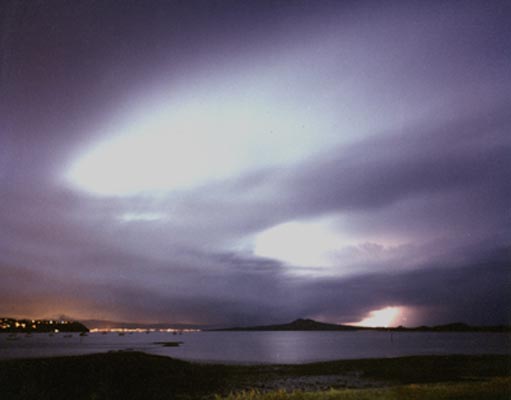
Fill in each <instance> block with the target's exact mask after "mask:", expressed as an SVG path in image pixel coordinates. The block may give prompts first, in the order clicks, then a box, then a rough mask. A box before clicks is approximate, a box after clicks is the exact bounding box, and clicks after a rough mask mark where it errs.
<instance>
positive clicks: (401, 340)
mask: <svg viewBox="0 0 511 400" xmlns="http://www.w3.org/2000/svg"><path fill="white" fill-rule="evenodd" d="M174 341H179V342H182V344H180V345H179V346H177V347H165V346H163V345H162V344H158V343H157V342H174ZM126 350H134V351H142V352H145V353H150V354H158V355H163V356H169V357H174V358H179V359H183V360H194V361H204V362H220V363H240V364H254V363H270V364H273V363H281V364H282V363H285V364H296V363H306V362H315V361H327V360H338V359H358V358H384V357H399V356H409V355H442V354H511V334H509V333H479V332H477V333H476V332H463V333H446V332H443V333H435V332H393V333H389V332H364V331H362V332H194V333H185V334H183V335H173V334H171V333H164V332H152V333H149V334H145V333H132V334H128V333H126V334H125V335H123V336H120V335H118V334H117V333H108V334H101V333H90V334H88V336H80V335H78V334H77V333H75V334H72V336H69V334H67V335H65V334H63V333H60V334H57V335H54V336H49V335H48V334H42V333H40V334H32V335H30V336H27V335H25V334H17V335H16V337H12V336H11V337H9V335H8V334H5V333H2V334H0V359H14V358H34V357H53V356H65V355H79V354H92V353H102V352H108V351H126Z"/></svg>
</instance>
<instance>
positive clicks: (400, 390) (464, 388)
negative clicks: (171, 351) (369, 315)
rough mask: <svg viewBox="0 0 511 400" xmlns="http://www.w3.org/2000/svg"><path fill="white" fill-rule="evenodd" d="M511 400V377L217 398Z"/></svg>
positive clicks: (253, 391) (274, 399)
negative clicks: (479, 380)
mask: <svg viewBox="0 0 511 400" xmlns="http://www.w3.org/2000/svg"><path fill="white" fill-rule="evenodd" d="M374 399H378V400H395V399H399V400H455V399H456V400H480V399H484V400H509V399H511V378H493V379H491V380H488V381H485V382H463V383H441V384H420V385H417V384H411V385H401V386H393V387H386V388H378V389H342V390H338V389H331V390H328V391H323V392H300V391H295V392H291V393H287V392H285V391H282V390H279V391H273V392H267V393H262V392H258V391H255V390H252V391H248V392H239V393H235V394H231V395H229V396H225V397H221V396H217V397H216V400H374Z"/></svg>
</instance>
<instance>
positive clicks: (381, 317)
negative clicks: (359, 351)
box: [349, 307, 404, 328]
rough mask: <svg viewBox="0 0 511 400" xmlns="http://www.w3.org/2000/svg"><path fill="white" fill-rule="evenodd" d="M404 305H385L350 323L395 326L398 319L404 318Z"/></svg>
mask: <svg viewBox="0 0 511 400" xmlns="http://www.w3.org/2000/svg"><path fill="white" fill-rule="evenodd" d="M403 311H404V310H403V308H402V307H385V308H382V309H380V310H374V311H371V312H370V313H369V315H368V316H367V317H366V318H364V319H363V320H361V321H359V322H354V323H350V324H349V325H354V326H364V327H368V328H388V327H389V326H395V325H396V323H397V322H398V320H401V319H402V314H403Z"/></svg>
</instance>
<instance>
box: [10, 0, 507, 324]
mask: <svg viewBox="0 0 511 400" xmlns="http://www.w3.org/2000/svg"><path fill="white" fill-rule="evenodd" d="M64 3H65V4H64ZM64 3H63V4H60V3H59V2H54V1H52V0H50V1H48V2H44V4H42V3H40V4H30V2H25V1H14V0H7V1H4V2H2V4H0V21H1V22H2V23H1V24H0V39H1V40H0V87H1V88H2V89H1V96H0V121H1V123H0V126H1V127H0V130H1V131H0V196H1V207H0V282H2V285H1V286H2V288H1V290H0V315H12V316H14V318H18V317H20V316H21V317H26V316H28V318H27V319H36V318H38V317H40V316H48V315H50V316H56V315H62V316H67V315H69V316H73V319H75V320H78V321H80V320H106V321H126V320H131V321H133V322H131V323H140V324H144V323H148V322H149V323H153V324H157V323H160V324H161V323H168V324H175V325H176V324H180V325H190V326H192V325H197V326H198V325H203V326H243V325H245V326H248V324H250V325H262V324H276V323H279V322H280V321H291V320H293V317H294V316H297V315H299V316H306V317H307V318H311V319H314V320H318V321H333V323H336V324H345V325H353V324H358V325H366V326H370V325H374V324H382V325H385V326H399V325H403V326H421V325H428V326H435V325H442V324H448V323H452V322H453V321H460V320H461V321H465V322H466V323H467V324H469V325H472V326H496V325H511V302H510V301H509V293H511V269H510V260H511V204H510V201H509V199H510V197H511V134H510V133H511V132H510V130H511V116H510V115H509V109H511V53H510V52H509V48H511V26H510V24H509V22H508V21H510V20H511V7H510V5H509V2H505V1H493V2H485V1H473V2H469V3H464V4H463V5H461V4H458V3H456V2H450V1H438V2H434V3H431V2H430V3H421V2H408V1H391V2H388V3H385V4H382V3H381V2H375V1H360V2H331V1H328V0H325V1H322V0H321V1H317V2H310V1H306V0H297V1H290V2H281V1H272V0H261V1H254V2H250V1H248V2H244V1H242V2H237V1H225V2H216V1H211V2H207V1H206V2H205V1H194V0H192V1H188V2H179V1H157V0H150V1H147V2H143V3H140V2H129V1H126V2H118V1H114V0H104V1H101V2H87V3H83V4H77V3H75V2H64ZM121 3H122V4H121ZM135 321H136V322H135ZM154 321H159V322H154ZM166 321H169V322H166Z"/></svg>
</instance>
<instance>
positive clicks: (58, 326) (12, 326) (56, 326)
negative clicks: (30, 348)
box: [0, 318, 89, 333]
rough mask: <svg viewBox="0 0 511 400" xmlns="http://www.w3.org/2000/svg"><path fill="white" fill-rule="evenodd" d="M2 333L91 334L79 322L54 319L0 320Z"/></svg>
mask: <svg viewBox="0 0 511 400" xmlns="http://www.w3.org/2000/svg"><path fill="white" fill-rule="evenodd" d="M0 332H6V333H16V332H25V333H38V332H42V333H45V332H53V333H58V332H89V328H87V327H86V326H85V325H83V324H82V323H80V322H78V321H67V320H62V319H59V320H54V319H49V320H46V319H15V318H0Z"/></svg>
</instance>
